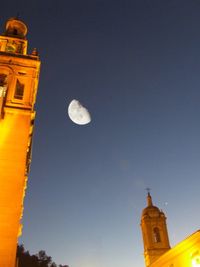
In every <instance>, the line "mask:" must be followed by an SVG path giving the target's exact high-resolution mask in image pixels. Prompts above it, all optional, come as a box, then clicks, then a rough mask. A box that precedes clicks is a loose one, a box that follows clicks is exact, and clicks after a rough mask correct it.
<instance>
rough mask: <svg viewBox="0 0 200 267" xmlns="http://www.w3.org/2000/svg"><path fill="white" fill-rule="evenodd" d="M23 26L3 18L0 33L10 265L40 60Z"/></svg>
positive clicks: (2, 231)
mask: <svg viewBox="0 0 200 267" xmlns="http://www.w3.org/2000/svg"><path fill="white" fill-rule="evenodd" d="M26 34H27V27H26V25H25V24H24V23H23V22H22V21H20V20H18V19H16V18H11V19H9V20H8V21H7V22H6V27H5V32H4V34H2V35H1V36H0V266H1V267H14V266H15V259H16V247H17V239H18V236H19V235H20V234H21V230H22V225H21V218H22V214H23V199H24V195H25V189H26V183H27V178H28V173H29V165H30V161H31V143H32V133H33V126H34V118H35V111H34V103H35V100H36V94H37V87H38V79H39V70H40V61H39V57H38V56H37V53H36V51H33V53H32V54H31V55H28V54H27V40H26Z"/></svg>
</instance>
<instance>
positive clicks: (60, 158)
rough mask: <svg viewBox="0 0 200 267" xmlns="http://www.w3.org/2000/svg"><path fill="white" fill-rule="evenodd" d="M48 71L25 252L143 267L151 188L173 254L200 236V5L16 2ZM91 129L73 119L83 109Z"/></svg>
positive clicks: (104, 266)
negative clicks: (72, 112) (72, 109)
mask: <svg viewBox="0 0 200 267" xmlns="http://www.w3.org/2000/svg"><path fill="white" fill-rule="evenodd" d="M0 12H1V16H0V24H1V32H3V24H4V23H5V21H6V20H7V19H8V18H10V17H12V16H16V14H17V13H19V14H20V17H21V19H22V20H24V21H25V22H26V23H27V25H28V28H29V33H28V40H29V47H30V52H31V50H32V48H34V47H37V48H38V50H39V54H40V56H41V61H42V67H41V76H40V84H39V91H38V97H37V104H36V110H37V118H36V123H35V133H34V142H33V159H32V165H31V172H30V175H29V182H28V189H27V193H26V198H25V212H24V219H23V223H24V229H23V236H22V237H21V239H20V242H23V243H24V244H25V247H26V248H27V249H29V250H30V251H31V252H32V253H35V252H36V251H38V250H40V249H44V250H46V252H47V254H49V255H51V256H52V257H53V260H55V261H56V262H57V263H62V264H69V265H70V267H80V266H82V267H122V266H123V267H131V266H132V267H133V266H134V267H143V266H144V262H143V255H142V253H143V244H142V237H141V233H140V216H141V212H142V209H143V208H144V207H145V205H146V200H145V198H146V193H145V188H146V187H150V188H152V197H153V201H154V204H156V205H157V206H158V207H160V208H162V209H163V210H164V212H165V213H166V215H167V217H168V230H169V236H170V240H171V245H172V246H173V245H175V244H176V243H177V242H179V241H181V240H182V239H184V238H185V237H186V236H187V235H189V234H191V233H192V232H194V231H196V230H197V229H198V228H199V221H200V213H199V202H200V194H199V187H200V141H199V139H200V119H199V117H200V116H199V115H200V75H199V71H200V16H199V14H200V1H199V0H196V1H194V0H188V1H186V0H180V1H179V0H162V1H161V0H138V1H135V0H130V1H129V0H123V1H122V0H121V1H117V0H115V1H114V0H99V1H98V0H86V1H85V0H74V1H72V0H62V1H61V0H57V1H51V0H49V1H25V0H21V1H20V0H18V1H14V0H11V1H9V2H5V1H4V3H3V5H1V11H0ZM74 98H75V99H78V100H80V101H81V102H82V103H83V104H84V105H85V106H86V107H87V108H88V109H89V111H90V112H91V115H92V122H91V123H90V124H89V125H87V126H78V125H75V124H73V123H72V122H71V121H70V120H69V118H68V116H67V106H68V104H69V102H70V101H71V100H72V99H74Z"/></svg>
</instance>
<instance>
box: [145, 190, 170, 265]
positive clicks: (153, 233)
mask: <svg viewBox="0 0 200 267" xmlns="http://www.w3.org/2000/svg"><path fill="white" fill-rule="evenodd" d="M141 230H142V236H143V243H144V258H145V264H146V267H149V266H151V263H153V262H154V261H155V260H157V259H158V258H159V257H160V256H161V255H162V254H164V253H165V252H166V251H168V250H169V249H170V244H169V238H168V233H167V225H166V217H165V214H164V213H163V212H162V211H161V210H159V208H157V207H155V206H153V202H152V198H151V195H150V193H149V192H148V195H147V207H146V208H145V209H144V210H143V212H142V217H141Z"/></svg>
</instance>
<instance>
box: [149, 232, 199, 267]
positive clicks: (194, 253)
mask: <svg viewBox="0 0 200 267" xmlns="http://www.w3.org/2000/svg"><path fill="white" fill-rule="evenodd" d="M161 266H162V267H200V230H199V231H197V232H195V233H194V234H192V235H191V236H189V237H188V238H186V239H185V240H183V241H182V242H180V243H179V244H178V245H176V246H175V247H174V248H172V249H170V250H169V251H168V252H166V253H165V254H164V255H162V256H161V257H160V258H159V259H158V260H156V261H155V262H154V263H152V264H151V267H161Z"/></svg>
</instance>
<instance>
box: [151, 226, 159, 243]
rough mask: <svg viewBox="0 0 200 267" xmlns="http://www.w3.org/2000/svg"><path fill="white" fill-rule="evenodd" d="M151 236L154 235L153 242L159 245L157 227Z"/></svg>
mask: <svg viewBox="0 0 200 267" xmlns="http://www.w3.org/2000/svg"><path fill="white" fill-rule="evenodd" d="M153 235H154V242H155V243H159V242H161V238H160V230H159V228H158V227H155V228H154V229H153Z"/></svg>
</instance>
